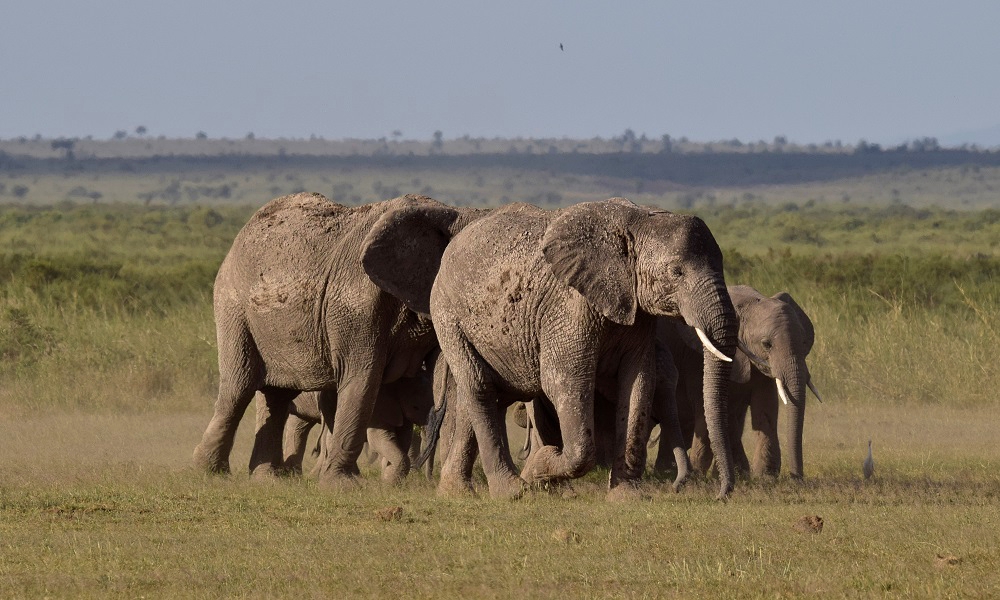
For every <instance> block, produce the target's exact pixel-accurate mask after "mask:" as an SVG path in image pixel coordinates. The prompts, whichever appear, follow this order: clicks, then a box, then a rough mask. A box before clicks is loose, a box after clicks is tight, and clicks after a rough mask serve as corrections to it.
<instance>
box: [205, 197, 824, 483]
mask: <svg viewBox="0 0 1000 600" xmlns="http://www.w3.org/2000/svg"><path fill="white" fill-rule="evenodd" d="M214 310H215V320H216V331H217V336H218V351H219V374H220V379H219V395H218V399H217V401H216V403H215V412H214V414H213V416H212V419H211V421H210V423H209V425H208V427H207V428H206V430H205V433H204V435H203V437H202V440H201V442H200V443H199V444H198V446H197V448H196V449H195V452H194V459H195V462H196V464H197V465H198V466H200V467H201V468H203V469H206V470H208V471H212V472H228V471H229V469H230V467H229V455H230V452H231V450H232V447H233V441H234V438H235V433H236V429H237V426H238V425H239V422H240V420H241V419H242V417H243V414H244V413H245V412H246V409H247V407H248V406H249V404H250V402H251V401H252V400H253V399H254V398H255V396H256V397H257V403H256V405H257V406H256V408H257V420H256V435H255V438H254V445H253V450H252V453H251V458H250V472H251V474H252V475H253V476H255V477H257V476H271V475H275V474H279V473H282V472H285V471H287V470H289V469H292V470H294V469H297V468H298V469H300V468H301V460H302V454H303V452H304V443H305V437H306V435H305V434H307V433H308V430H309V427H311V426H312V425H313V423H317V422H318V423H319V426H320V427H321V432H320V435H319V445H320V448H319V454H318V459H317V464H316V469H315V474H316V476H317V477H318V479H319V481H320V483H321V484H323V485H329V486H334V487H345V486H348V487H349V486H352V485H353V484H354V482H355V480H356V477H357V476H358V475H359V469H358V466H357V463H358V459H359V456H360V454H361V452H362V447H363V445H364V444H365V442H366V441H367V442H368V444H369V447H370V448H371V449H372V450H374V451H375V452H377V453H378V455H379V456H380V457H381V459H382V467H383V470H382V474H383V479H385V480H387V481H398V480H399V479H401V478H402V477H404V476H405V475H406V474H407V472H408V471H409V470H410V468H411V461H412V459H413V457H412V456H411V455H410V445H411V437H412V435H413V431H414V425H422V424H424V422H426V420H427V418H428V414H429V413H430V415H431V416H432V417H433V418H432V419H431V420H432V423H430V424H429V425H428V427H427V428H426V431H427V436H426V437H427V438H429V439H428V440H427V442H428V443H429V444H430V447H429V448H428V449H427V450H426V451H425V453H424V455H425V457H426V456H427V455H428V454H432V453H433V452H434V451H435V447H434V442H435V441H436V440H437V439H438V438H440V440H441V446H442V448H441V450H440V451H439V455H440V456H442V457H443V462H442V465H441V472H440V481H439V484H438V486H439V487H438V489H439V491H440V492H442V493H464V492H466V491H468V490H471V489H472V474H473V465H474V461H475V460H476V458H477V456H478V457H479V459H480V460H481V463H482V467H483V471H484V472H485V475H486V479H487V482H488V485H489V490H490V493H491V495H493V496H495V497H508V498H512V497H517V496H519V495H521V494H522V493H523V492H524V491H525V490H526V489H527V487H528V486H529V485H531V484H534V483H538V482H546V481H556V480H564V479H569V478H574V477H579V476H581V475H583V474H584V473H586V472H588V471H589V470H591V469H592V468H593V467H594V466H595V465H596V464H598V463H601V464H604V465H607V466H608V467H609V468H610V481H609V495H611V496H620V495H628V494H631V493H634V491H635V490H636V489H637V486H638V484H639V482H640V480H641V478H642V476H643V473H644V471H645V467H646V458H647V457H646V448H647V442H648V441H649V439H650V433H651V430H652V428H653V426H654V424H655V423H659V424H660V429H661V435H660V441H659V444H660V448H659V453H658V456H657V462H656V468H657V469H661V470H666V469H669V468H674V467H675V468H676V471H677V477H676V480H675V482H674V485H675V487H677V486H679V485H681V484H682V483H683V481H684V480H685V478H686V477H687V476H688V472H689V469H690V468H691V464H690V463H689V460H690V461H691V462H693V466H694V468H696V469H697V470H700V471H705V470H707V469H708V467H709V464H710V463H713V462H714V465H715V468H716V469H717V471H718V474H719V479H720V489H719V496H720V497H724V496H726V495H728V494H729V493H730V492H731V491H732V488H733V478H734V470H735V469H743V470H749V471H752V472H753V473H754V474H765V473H766V474H772V475H776V474H777V473H778V470H779V469H780V464H781V455H780V450H779V446H778V434H777V428H776V425H777V414H778V404H779V402H784V403H785V404H788V410H787V413H788V414H787V415H786V417H787V421H788V426H787V430H786V437H787V441H788V445H789V449H788V451H787V455H788V460H787V461H786V465H787V466H788V470H789V472H790V474H791V475H792V476H793V477H801V476H802V427H803V423H804V414H805V413H804V411H805V389H806V388H807V387H808V388H811V389H812V390H813V391H814V392H815V388H814V387H813V386H812V382H811V380H810V376H809V372H808V369H807V368H806V364H805V357H806V355H807V354H808V352H809V351H810V349H811V347H812V344H813V339H814V333H813V327H812V324H811V322H810V321H809V318H808V317H807V316H806V314H805V313H804V312H803V311H802V309H801V308H800V307H799V306H798V305H797V304H796V303H795V301H794V300H792V298H791V297H790V296H789V295H788V294H785V293H782V294H778V295H776V296H774V297H771V298H768V297H765V296H763V295H761V294H760V293H758V292H757V291H756V290H753V289H752V288H749V287H746V286H733V287H727V285H726V283H725V281H724V278H723V269H722V252H721V251H720V249H719V246H718V244H717V243H716V241H715V238H714V237H713V236H712V233H711V232H710V231H709V229H708V227H707V226H706V225H705V223H704V222H703V221H701V220H700V219H698V218H697V217H692V216H684V215H678V214H673V213H670V212H667V211H663V210H659V209H653V208H649V207H643V206H637V205H635V204H633V203H631V202H629V201H628V200H625V199H623V198H612V199H610V200H606V201H601V202H586V203H581V204H577V205H574V206H570V207H568V208H563V209H559V210H542V209H539V208H536V207H534V206H531V205H527V204H510V205H507V206H504V207H502V208H499V209H493V210H486V209H471V208H460V207H452V206H447V205H445V204H442V203H440V202H437V201H435V200H432V199H431V198H427V197H425V196H415V195H407V196H403V197H400V198H395V199H393V200H387V201H383V202H376V203H372V204H366V205H363V206H358V207H345V206H341V205H339V204H336V203H334V202H331V201H330V200H328V199H326V198H325V197H323V196H321V195H319V194H306V193H302V194H293V195H290V196H284V197H281V198H277V199H275V200H272V201H271V202H269V203H267V204H266V205H264V206H263V207H262V208H261V209H260V210H258V211H257V212H256V213H255V214H254V215H253V216H252V217H251V219H250V220H249V222H248V223H247V224H246V225H245V226H244V228H243V229H242V230H241V231H240V233H239V234H238V235H237V236H236V239H235V241H234V242H233V246H232V248H231V249H230V251H229V253H228V254H227V256H226V258H225V260H224V261H223V263H222V265H221V267H220V269H219V273H218V276H217V278H216V282H215V290H214ZM302 392H307V393H302ZM817 397H818V396H817ZM519 401H520V402H527V403H528V405H527V406H528V409H527V411H526V414H527V415H528V416H529V418H527V419H525V422H526V425H527V426H528V427H530V428H531V431H530V434H529V440H532V441H533V443H532V444H531V448H530V452H529V453H528V454H527V456H526V461H525V463H524V466H523V467H522V468H521V469H520V470H518V469H517V467H515V464H514V461H513V457H512V454H511V450H510V447H509V443H508V438H507V432H506V422H505V415H506V411H507V408H508V406H510V405H511V404H513V403H515V402H519ZM432 407H436V409H434V410H432ZM748 409H749V411H750V413H751V424H752V429H753V431H754V435H755V437H756V439H757V444H756V449H755V450H754V451H753V457H752V460H751V459H748V458H747V456H746V454H745V452H744V451H743V446H742V443H741V438H742V433H743V422H744V421H745V416H746V413H747V410H748ZM443 422H444V423H446V426H445V427H444V428H443V429H441V424H442V423H443ZM689 448H690V459H689V454H688V449H689Z"/></svg>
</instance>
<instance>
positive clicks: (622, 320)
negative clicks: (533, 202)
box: [431, 199, 737, 497]
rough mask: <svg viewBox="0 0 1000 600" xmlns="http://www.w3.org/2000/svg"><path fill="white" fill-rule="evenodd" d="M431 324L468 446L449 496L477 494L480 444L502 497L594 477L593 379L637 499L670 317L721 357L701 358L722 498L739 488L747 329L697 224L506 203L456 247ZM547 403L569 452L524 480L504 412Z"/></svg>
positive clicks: (445, 473)
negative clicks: (736, 463) (734, 367)
mask: <svg viewBox="0 0 1000 600" xmlns="http://www.w3.org/2000/svg"><path fill="white" fill-rule="evenodd" d="M431 315H432V317H433V319H434V324H435V329H436V330H437V334H438V339H439V341H440V344H441V348H442V353H443V354H444V355H445V358H446V359H447V361H448V366H449V368H450V369H451V371H452V372H453V374H454V378H455V383H456V390H457V394H456V396H457V398H456V399H457V401H456V405H457V406H456V425H455V427H456V431H455V435H454V439H455V445H456V446H457V448H453V449H452V450H451V451H450V452H449V454H448V458H447V459H446V461H445V463H444V465H443V467H442V473H441V482H440V486H439V490H440V491H441V492H443V493H451V492H454V491H461V490H468V489H470V487H471V474H472V462H471V457H474V456H475V454H474V453H473V452H471V451H469V448H470V447H471V445H472V444H474V443H476V441H477V440H478V446H479V454H480V455H481V458H482V462H483V466H484V470H485V472H486V477H487V480H488V483H489V488H490V492H491V494H493V495H494V496H499V497H515V496H518V495H520V494H521V493H522V492H523V490H524V489H525V484H526V482H533V481H545V480H552V479H561V478H571V477H578V476H580V475H582V474H584V473H585V472H587V471H588V470H589V469H590V468H592V467H593V466H594V463H595V461H596V449H595V440H594V434H593V432H594V389H595V382H596V383H597V386H598V387H600V388H602V389H607V390H611V394H610V398H609V399H610V400H611V401H612V402H613V403H614V406H615V410H614V420H615V426H614V430H615V432H616V433H615V435H616V437H615V459H614V463H613V465H612V469H611V478H610V482H609V487H610V488H611V490H612V493H614V492H615V488H624V489H626V490H627V489H634V486H635V484H636V483H637V482H638V480H639V478H640V477H641V475H642V471H643V469H644V467H645V459H646V449H645V446H646V441H647V439H648V435H649V429H648V419H649V415H650V412H651V403H652V396H653V393H654V385H655V381H656V360H655V350H654V347H655V343H654V342H655V327H654V324H655V318H656V316H659V315H663V316H672V317H678V318H683V319H684V320H685V321H686V322H687V323H689V324H690V325H692V326H693V327H695V328H697V329H698V330H699V331H700V332H701V334H700V335H701V336H702V339H703V341H704V343H705V344H706V345H707V346H709V347H710V348H711V350H712V351H711V352H706V353H705V358H704V363H705V364H704V367H705V372H706V374H707V375H706V382H707V384H706V390H707V391H706V399H707V400H706V406H707V410H708V411H709V414H710V417H709V431H710V436H711V439H712V441H713V444H714V445H715V447H716V448H718V449H719V450H720V451H719V460H720V466H721V468H720V473H721V480H722V481H721V485H720V496H725V495H727V494H728V493H729V492H730V491H731V489H732V469H731V464H730V462H729V450H728V440H727V438H726V436H725V422H726V420H725V416H726V406H727V397H726V396H727V394H728V386H727V385H725V383H726V382H727V381H728V379H729V369H730V361H731V358H730V357H731V356H732V355H733V354H734V352H735V347H736V329H737V323H736V315H735V311H734V309H733V306H732V302H731V300H730V298H729V295H728V292H727V291H726V287H725V282H724V280H723V275H722V253H721V251H720V250H719V247H718V244H717V243H716V241H715V239H714V238H713V237H712V234H711V232H710V231H709V230H708V228H707V227H706V226H705V224H704V223H703V222H702V221H701V220H700V219H698V218H696V217H689V216H682V215H675V214H672V213H668V212H665V211H660V210H653V209H648V208H644V207H639V206H636V205H634V204H632V203H631V202H629V201H627V200H624V199H612V200H608V201H604V202H590V203H583V204H579V205H576V206H573V207H570V208H567V209H562V210H557V211H544V210H541V209H538V208H536V207H533V206H530V205H525V204H514V205H509V206H506V207H504V208H502V209H499V210H497V211H495V212H493V213H492V214H490V215H489V216H486V217H483V218H482V219H480V220H478V221H477V222H475V223H473V224H471V225H470V226H469V227H467V228H466V229H465V230H463V231H462V232H460V233H459V234H457V235H456V236H455V239H454V241H453V242H452V243H451V244H450V245H449V246H448V248H447V249H446V250H445V252H444V255H443V257H442V260H441V267H440V271H439V273H438V277H437V279H436V280H435V282H434V286H433V289H432V292H431ZM542 396H544V397H546V398H548V399H549V400H550V401H551V403H552V405H553V407H554V410H555V412H556V413H557V416H558V421H559V427H560V434H561V438H562V441H563V445H562V448H559V447H556V446H545V447H543V448H540V449H539V450H538V451H537V452H535V453H533V454H532V456H531V458H530V459H529V461H528V463H527V464H526V465H525V467H524V469H523V470H522V472H521V474H520V477H519V475H518V473H517V471H516V470H515V467H514V465H513V461H512V458H511V456H510V451H509V448H507V445H506V444H505V443H504V441H503V440H502V438H501V436H502V432H503V427H502V423H501V413H500V411H499V407H500V406H506V405H507V404H509V403H510V402H512V401H515V400H527V399H531V398H535V397H542ZM522 478H523V479H522ZM621 491H622V490H621V489H619V490H618V492H621ZM625 493H626V494H627V493H628V492H625Z"/></svg>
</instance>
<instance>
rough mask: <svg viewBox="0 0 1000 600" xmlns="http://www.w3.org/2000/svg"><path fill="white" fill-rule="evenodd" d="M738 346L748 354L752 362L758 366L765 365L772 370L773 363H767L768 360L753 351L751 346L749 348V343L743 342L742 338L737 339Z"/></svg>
mask: <svg viewBox="0 0 1000 600" xmlns="http://www.w3.org/2000/svg"><path fill="white" fill-rule="evenodd" d="M736 347H737V348H739V349H740V350H741V351H742V352H743V354H746V355H747V358H749V359H750V362H752V363H754V364H755V365H757V367H764V368H765V369H767V370H769V371H770V370H771V365H769V364H767V361H766V360H764V359H763V358H761V357H759V356H757V355H756V354H754V353H753V352H751V351H750V348H748V347H747V345H746V344H744V343H743V342H741V341H740V340H736Z"/></svg>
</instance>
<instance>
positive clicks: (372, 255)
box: [361, 196, 459, 315]
mask: <svg viewBox="0 0 1000 600" xmlns="http://www.w3.org/2000/svg"><path fill="white" fill-rule="evenodd" d="M399 204H400V207H399V208H393V209H390V210H389V211H387V212H386V213H385V214H384V215H382V216H381V217H379V219H378V221H376V222H375V225H373V226H372V228H371V231H369V232H368V235H366V236H365V239H364V240H363V241H362V243H361V266H362V268H364V270H365V273H367V274H368V277H370V278H371V280H372V281H373V282H374V283H375V285H377V286H378V287H380V288H382V289H383V290H385V291H386V292H388V293H390V294H392V295H393V296H395V297H396V298H399V300H401V301H402V302H403V304H405V305H406V307H407V308H409V309H410V310H412V311H414V312H417V313H421V314H424V315H429V314H430V311H431V308H430V303H431V300H430V299H431V286H432V285H433V284H434V278H435V277H436V276H437V272H438V268H439V267H440V266H441V255H442V254H443V253H444V250H445V248H446V247H447V246H448V243H449V242H450V241H451V238H452V235H453V234H454V233H457V232H456V231H453V230H454V229H455V224H456V220H458V218H459V212H458V211H457V210H456V209H454V208H451V207H449V206H445V205H444V204H441V203H439V202H436V201H434V200H431V199H430V198H425V197H424V198H420V197H409V196H407V197H405V198H403V199H402V201H401V202H400V203H399Z"/></svg>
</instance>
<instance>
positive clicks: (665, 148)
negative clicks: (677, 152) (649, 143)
mask: <svg viewBox="0 0 1000 600" xmlns="http://www.w3.org/2000/svg"><path fill="white" fill-rule="evenodd" d="M673 149H674V141H673V140H672V139H670V134H668V133H664V134H663V136H662V137H661V138H660V153H661V154H669V153H670V152H671V151H672V150H673Z"/></svg>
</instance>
